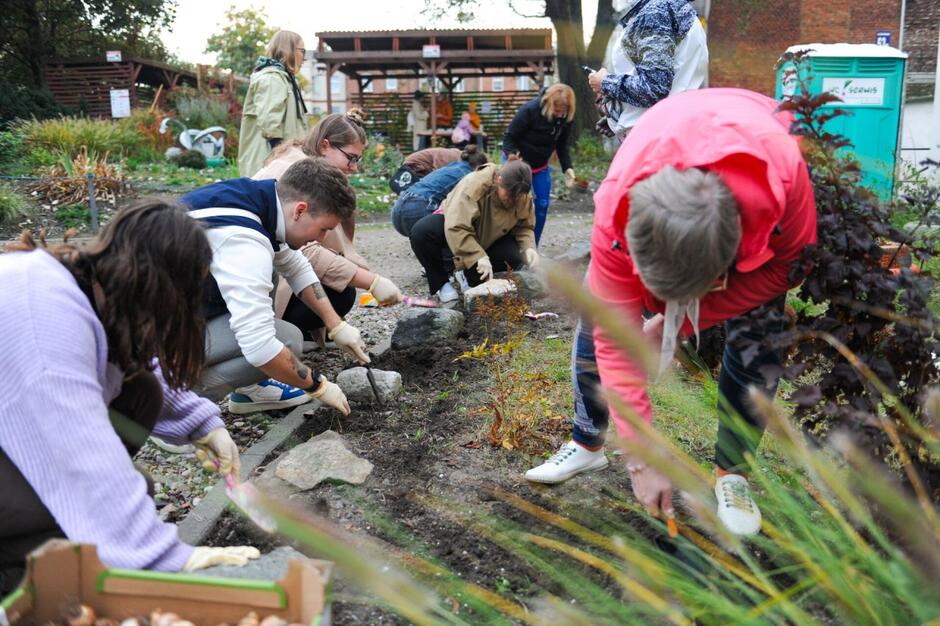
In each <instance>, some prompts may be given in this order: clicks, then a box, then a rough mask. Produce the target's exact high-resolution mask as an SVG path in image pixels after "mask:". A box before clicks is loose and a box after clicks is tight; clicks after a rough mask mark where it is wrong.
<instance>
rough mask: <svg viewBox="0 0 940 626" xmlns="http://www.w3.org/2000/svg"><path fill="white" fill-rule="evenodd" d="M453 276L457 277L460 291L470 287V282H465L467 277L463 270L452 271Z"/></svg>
mask: <svg viewBox="0 0 940 626" xmlns="http://www.w3.org/2000/svg"><path fill="white" fill-rule="evenodd" d="M454 278H456V279H457V283H458V284H459V285H460V291H466V290H468V289H470V283H468V282H467V277H466V276H464V273H463V270H458V271H456V272H454Z"/></svg>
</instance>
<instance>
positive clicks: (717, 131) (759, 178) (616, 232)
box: [587, 89, 816, 437]
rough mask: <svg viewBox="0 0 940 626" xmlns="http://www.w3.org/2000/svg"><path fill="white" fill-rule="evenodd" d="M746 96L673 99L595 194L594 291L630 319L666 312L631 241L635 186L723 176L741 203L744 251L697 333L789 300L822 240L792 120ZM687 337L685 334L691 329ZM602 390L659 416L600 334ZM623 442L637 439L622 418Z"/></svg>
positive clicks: (645, 122)
mask: <svg viewBox="0 0 940 626" xmlns="http://www.w3.org/2000/svg"><path fill="white" fill-rule="evenodd" d="M778 106H779V103H778V102H776V101H775V100H772V99H770V98H767V97H765V96H762V95H760V94H757V93H754V92H750V91H746V90H743V89H704V90H698V91H690V92H685V93H680V94H676V95H674V96H670V97H669V98H666V99H665V100H663V101H661V102H660V103H658V104H656V105H655V106H653V107H652V108H651V109H650V110H649V111H647V112H646V113H645V114H644V115H643V117H642V118H641V119H640V121H639V122H638V123H637V125H636V126H635V127H634V128H633V130H632V132H631V133H630V135H629V136H628V137H627V139H626V140H625V141H624V143H623V145H622V146H621V147H620V149H619V150H618V152H617V155H616V156H615V157H614V160H613V162H612V163H611V166H610V169H609V171H608V172H607V177H606V178H605V179H604V181H603V183H602V184H601V186H600V188H599V189H598V190H597V193H596V194H594V204H595V214H594V230H593V234H592V237H591V265H590V268H589V269H588V278H587V282H588V286H589V288H590V290H591V291H592V292H593V294H594V295H595V296H596V297H598V298H600V299H601V300H602V301H603V302H605V303H606V304H608V305H609V306H611V307H613V308H615V309H619V310H620V311H621V312H622V314H623V319H624V320H626V321H627V322H628V323H631V324H638V325H640V324H642V313H643V311H644V310H646V311H650V312H662V311H663V310H664V308H665V303H664V302H662V301H660V300H657V299H656V298H655V297H654V296H653V295H652V294H651V293H650V292H649V291H648V290H647V289H646V287H645V286H644V285H643V283H642V282H641V281H640V277H639V275H638V274H637V273H636V271H635V269H634V266H633V262H632V260H631V259H630V255H629V252H628V250H627V242H626V227H627V220H628V218H629V214H630V197H629V190H630V188H631V187H632V186H633V185H634V184H635V183H636V182H638V181H640V180H642V179H644V178H646V177H648V176H650V175H652V174H654V173H656V172H658V171H659V170H660V169H661V168H663V167H665V166H666V165H671V166H673V167H675V168H676V169H680V170H681V169H686V168H690V167H698V168H702V169H705V170H708V171H712V172H716V173H717V174H718V175H719V176H721V178H722V180H723V181H724V182H725V184H726V185H727V186H728V187H729V189H730V190H731V192H732V193H733V194H734V196H735V198H736V199H737V201H738V205H739V208H740V212H741V229H742V233H741V243H740V245H739V246H738V252H737V257H736V262H735V265H734V267H733V269H732V271H731V272H730V275H729V278H728V286H727V289H726V290H723V291H715V292H711V293H709V294H707V295H706V296H705V297H703V298H702V299H701V311H700V317H699V327H700V328H701V329H705V328H708V327H709V326H712V325H714V324H717V323H719V322H722V321H725V320H728V319H730V318H733V317H737V316H739V315H741V314H743V313H746V312H747V311H750V310H751V309H753V308H755V307H757V306H760V305H762V304H765V303H767V302H769V301H770V300H772V299H774V298H775V297H777V296H779V295H781V294H783V293H785V292H786V291H787V290H788V289H789V288H790V287H792V286H793V285H791V284H790V281H789V280H788V274H789V273H790V270H791V267H792V265H793V262H794V261H795V260H796V259H798V258H799V257H800V254H801V252H802V250H803V249H804V248H805V247H806V246H807V245H810V244H813V243H815V242H816V203H815V200H814V198H813V187H812V184H811V183H810V179H809V172H808V170H807V167H806V163H805V161H804V160H803V156H802V154H801V152H800V146H799V142H798V140H797V138H795V137H793V136H792V135H790V134H789V128H790V125H791V123H792V121H793V115H792V114H790V113H781V112H778V111H777V107H778ZM682 332H683V333H684V334H686V335H688V334H689V333H690V332H691V327H690V325H689V324H688V322H686V325H685V326H684V327H683V329H682ZM594 344H595V353H596V357H597V366H598V370H599V373H600V378H601V383H602V384H603V385H604V386H605V387H609V388H611V389H613V390H614V391H615V392H616V393H617V395H618V396H619V397H620V398H623V399H624V400H625V401H626V402H627V403H628V404H629V406H631V407H632V408H633V410H634V411H636V413H637V414H638V415H640V416H641V417H643V418H644V419H646V420H647V421H651V420H652V416H653V409H652V405H651V404H650V399H649V395H648V394H647V390H646V375H645V372H644V371H643V369H642V367H641V366H639V365H638V364H637V363H634V362H633V361H631V360H630V359H629V358H627V356H626V355H625V354H623V352H621V351H620V350H619V349H617V348H616V347H615V346H614V345H613V343H612V342H611V341H610V339H609V338H608V337H607V336H606V334H605V333H604V332H603V331H602V330H601V329H600V328H595V329H594ZM611 416H612V417H613V419H614V422H615V423H616V425H617V430H618V432H619V433H620V435H621V436H623V437H632V436H633V435H634V433H633V431H632V429H631V428H630V426H629V424H628V422H626V421H625V420H624V419H623V418H622V417H621V416H620V415H618V414H617V413H616V411H613V410H611Z"/></svg>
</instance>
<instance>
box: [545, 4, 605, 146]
mask: <svg viewBox="0 0 940 626" xmlns="http://www.w3.org/2000/svg"><path fill="white" fill-rule="evenodd" d="M601 1H602V3H605V4H606V3H609V2H610V0H601ZM545 15H546V17H548V18H549V19H551V20H552V25H553V26H554V27H555V34H556V36H557V37H558V76H559V78H560V79H561V82H563V83H565V84H566V85H569V86H570V87H571V88H572V89H574V95H575V100H576V102H577V103H578V106H577V107H576V111H575V119H574V125H573V128H572V129H571V131H572V132H571V139H572V141H574V140H576V139H577V137H578V136H579V135H580V134H581V131H584V130H591V129H593V128H594V123H595V122H596V121H597V112H596V110H595V109H594V92H593V91H591V87H590V86H589V85H588V82H587V76H586V75H585V73H584V72H583V71H582V69H581V66H582V65H587V62H588V58H587V55H586V51H585V49H584V30H583V28H584V26H583V19H582V15H581V0H545Z"/></svg>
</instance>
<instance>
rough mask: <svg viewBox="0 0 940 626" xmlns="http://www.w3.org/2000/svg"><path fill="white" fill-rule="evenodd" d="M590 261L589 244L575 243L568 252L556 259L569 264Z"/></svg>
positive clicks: (583, 242)
mask: <svg viewBox="0 0 940 626" xmlns="http://www.w3.org/2000/svg"><path fill="white" fill-rule="evenodd" d="M590 259H591V242H590V241H575V242H574V243H572V244H571V245H570V246H569V247H568V250H567V251H566V252H565V253H564V254H563V255H561V256H560V257H558V259H557V260H558V261H567V262H569V263H581V262H587V261H589V260H590Z"/></svg>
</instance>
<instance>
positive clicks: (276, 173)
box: [252, 146, 369, 318]
mask: <svg viewBox="0 0 940 626" xmlns="http://www.w3.org/2000/svg"><path fill="white" fill-rule="evenodd" d="M305 158H307V155H306V154H305V153H304V151H303V150H301V149H300V148H298V147H296V146H295V147H292V148H290V150H288V151H287V152H285V153H284V154H282V155H281V156H279V157H278V158H276V159H274V160H273V161H271V162H270V163H268V164H267V165H265V166H264V167H263V168H261V170H259V171H258V173H257V174H255V175H254V176H252V178H254V179H255V180H265V179H270V178H274V179H277V178H280V177H281V175H282V174H284V172H285V171H287V168H288V167H290V166H291V165H293V164H294V163H296V162H297V161H300V160H301V159H305ZM300 251H301V252H302V253H303V255H304V256H305V257H307V260H308V261H310V264H311V265H312V266H313V271H314V273H316V275H317V278H319V279H320V282H322V283H323V284H324V285H326V286H327V287H329V288H330V289H334V290H336V291H343V290H345V289H346V287H348V286H349V283H350V281H352V279H353V277H354V276H355V275H356V272H357V271H358V270H359V268H362V269H364V270H368V269H369V265H368V264H367V263H366V260H365V259H364V258H362V257H361V256H360V255H359V253H358V252H356V248H355V247H354V246H353V243H352V241H350V240H349V238H348V237H347V236H346V232H345V231H344V230H343V226H342V224H340V225H339V226H337V227H336V228H335V229H333V230H331V231H330V232H329V233H327V235H326V237H324V239H323V242H322V243H320V242H317V241H311V242H310V243H308V244H307V245H305V246H304V247H303V248H301V249H300ZM290 296H291V290H290V286H289V285H288V284H287V281H286V280H282V281H280V282H279V283H278V285H277V291H276V293H275V296H274V311H275V313H276V314H277V316H278V317H279V318H280V317H282V316H283V315H284V310H285V309H286V308H287V303H288V301H289V300H290Z"/></svg>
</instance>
